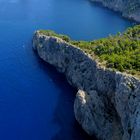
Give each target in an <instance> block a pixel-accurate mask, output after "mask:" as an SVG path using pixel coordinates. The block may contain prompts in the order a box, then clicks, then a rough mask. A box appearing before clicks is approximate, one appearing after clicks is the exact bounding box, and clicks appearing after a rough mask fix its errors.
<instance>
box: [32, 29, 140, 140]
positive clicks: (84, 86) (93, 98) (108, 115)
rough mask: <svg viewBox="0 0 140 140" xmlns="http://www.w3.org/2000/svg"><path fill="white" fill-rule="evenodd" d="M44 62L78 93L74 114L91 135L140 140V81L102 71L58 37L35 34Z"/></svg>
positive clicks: (38, 51)
mask: <svg viewBox="0 0 140 140" xmlns="http://www.w3.org/2000/svg"><path fill="white" fill-rule="evenodd" d="M33 46H34V49H35V50H36V51H37V53H38V55H39V56H40V58H42V59H43V60H44V61H46V62H48V63H50V64H51V65H53V66H55V67H56V68H57V69H58V70H59V71H60V72H62V73H64V74H65V76H66V78H67V80H68V82H69V83H70V84H71V85H72V86H74V87H76V88H77V89H78V92H77V95H76V99H75V104H74V112H75V117H76V120H77V121H78V122H79V124H81V126H82V128H83V129H84V130H85V131H86V132H87V133H88V134H89V135H96V136H97V138H99V139H101V140H140V80H139V79H136V78H134V77H132V76H128V75H124V74H122V73H119V72H113V71H111V70H108V69H105V68H104V69H103V68H101V67H100V66H99V65H98V63H97V62H95V61H94V60H92V59H91V58H90V57H89V56H87V55H86V54H85V53H84V52H83V51H82V50H80V49H78V48H77V47H75V46H73V45H70V44H68V43H66V42H65V41H63V40H62V39H60V38H57V37H51V36H44V35H41V34H39V33H38V32H36V33H35V35H34V38H33Z"/></svg>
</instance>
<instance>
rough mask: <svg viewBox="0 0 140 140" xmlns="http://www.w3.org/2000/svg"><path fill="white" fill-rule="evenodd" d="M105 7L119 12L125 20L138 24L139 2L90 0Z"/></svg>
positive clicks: (137, 0)
mask: <svg viewBox="0 0 140 140" xmlns="http://www.w3.org/2000/svg"><path fill="white" fill-rule="evenodd" d="M91 1H93V2H99V3H101V4H103V5H104V6H105V7H108V8H110V9H113V10H114V11H119V12H121V13H122V15H123V16H124V17H126V18H129V19H133V20H135V21H137V22H140V0H91Z"/></svg>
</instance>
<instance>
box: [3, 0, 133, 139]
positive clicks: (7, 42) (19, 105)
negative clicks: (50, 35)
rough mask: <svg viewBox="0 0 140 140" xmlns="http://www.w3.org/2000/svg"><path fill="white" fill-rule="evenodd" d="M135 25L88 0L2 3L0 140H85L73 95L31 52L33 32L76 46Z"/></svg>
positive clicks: (65, 83) (43, 0) (15, 0)
mask: <svg viewBox="0 0 140 140" xmlns="http://www.w3.org/2000/svg"><path fill="white" fill-rule="evenodd" d="M132 24H133V23H132V22H130V21H128V20H126V19H123V18H121V17H120V16H119V15H118V14H115V13H114V12H112V11H110V10H107V9H105V8H103V7H100V6H99V5H96V4H93V3H91V2H89V1H88V0H0V140H51V139H52V140H65V139H66V140H88V139H89V137H88V136H87V135H86V134H85V133H84V132H83V131H82V129H81V128H80V127H79V125H78V124H77V123H76V121H75V119H74V114H73V100H74V96H75V92H76V91H75V90H74V89H72V88H71V87H70V86H69V85H68V83H67V82H66V80H65V78H64V77H63V75H61V74H59V73H58V72H57V71H56V70H55V69H54V68H53V67H51V66H49V65H45V64H44V63H43V62H42V61H41V60H40V59H39V58H38V57H37V56H36V54H35V53H34V52H33V51H32V45H31V39H32V34H33V32H34V30H37V29H53V30H55V31H56V32H59V33H65V34H68V35H70V37H71V38H73V39H76V40H81V39H84V40H91V39H97V38H100V37H105V36H107V35H108V34H115V33H116V32H118V31H123V30H124V29H125V28H127V27H128V26H131V25H132Z"/></svg>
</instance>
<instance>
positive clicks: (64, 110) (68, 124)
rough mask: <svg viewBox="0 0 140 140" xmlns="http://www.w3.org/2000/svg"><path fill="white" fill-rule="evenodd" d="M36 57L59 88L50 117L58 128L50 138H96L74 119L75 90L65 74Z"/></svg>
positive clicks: (63, 139) (75, 139)
mask: <svg viewBox="0 0 140 140" xmlns="http://www.w3.org/2000/svg"><path fill="white" fill-rule="evenodd" d="M36 59H37V61H38V65H39V67H40V68H41V69H42V70H43V71H44V72H45V73H46V74H48V75H49V76H50V77H51V78H52V79H53V82H54V83H55V84H56V86H58V87H59V89H60V95H59V98H58V103H57V106H56V109H55V111H54V118H52V123H55V124H56V125H58V126H59V127H60V129H59V131H58V132H57V134H56V135H55V136H54V137H53V138H52V140H65V139H66V140H79V139H80V140H91V139H92V140H97V139H96V138H95V137H90V136H89V135H87V133H85V131H84V130H83V129H82V128H81V126H80V125H79V124H78V122H77V121H76V120H75V117H74V109H73V104H74V99H75V94H76V92H77V90H76V89H75V88H73V87H71V86H70V85H69V84H68V82H67V80H66V78H65V76H64V75H63V74H61V73H59V72H58V71H57V70H56V69H55V68H54V67H53V66H51V65H50V64H48V63H46V62H44V61H43V60H41V59H40V58H39V57H38V56H36Z"/></svg>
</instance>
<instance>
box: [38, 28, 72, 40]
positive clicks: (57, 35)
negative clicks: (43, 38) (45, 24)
mask: <svg viewBox="0 0 140 140" xmlns="http://www.w3.org/2000/svg"><path fill="white" fill-rule="evenodd" d="M39 33H40V34H44V35H47V36H56V37H59V38H62V39H63V40H65V41H66V42H69V41H70V38H69V37H68V36H66V35H62V34H57V33H55V32H54V31H52V30H39Z"/></svg>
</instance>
